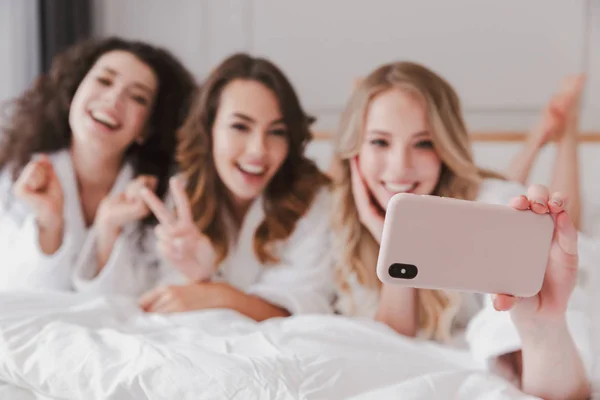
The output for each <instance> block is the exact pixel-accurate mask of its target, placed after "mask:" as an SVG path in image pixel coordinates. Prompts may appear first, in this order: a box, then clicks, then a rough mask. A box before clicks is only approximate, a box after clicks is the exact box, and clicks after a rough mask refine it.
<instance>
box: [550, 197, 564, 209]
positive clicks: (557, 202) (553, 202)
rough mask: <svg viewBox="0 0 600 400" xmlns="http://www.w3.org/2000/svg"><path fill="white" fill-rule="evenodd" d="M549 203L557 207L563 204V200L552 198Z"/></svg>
mask: <svg viewBox="0 0 600 400" xmlns="http://www.w3.org/2000/svg"><path fill="white" fill-rule="evenodd" d="M551 203H552V204H555V205H557V206H558V207H561V206H562V205H563V201H562V200H561V199H552V201H551Z"/></svg>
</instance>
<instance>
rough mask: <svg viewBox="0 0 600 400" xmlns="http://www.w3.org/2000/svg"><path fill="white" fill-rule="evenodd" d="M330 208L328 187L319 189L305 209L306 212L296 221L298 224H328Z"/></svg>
mask: <svg viewBox="0 0 600 400" xmlns="http://www.w3.org/2000/svg"><path fill="white" fill-rule="evenodd" d="M330 209H331V190H330V189H329V187H323V188H321V189H319V191H318V192H317V193H315V196H314V198H313V200H312V202H311V204H310V206H309V208H308V210H307V211H306V213H305V214H304V215H303V216H302V217H301V218H300V220H299V221H298V226H300V225H309V226H312V225H313V224H315V223H318V224H319V225H322V224H327V225H328V224H329V212H330Z"/></svg>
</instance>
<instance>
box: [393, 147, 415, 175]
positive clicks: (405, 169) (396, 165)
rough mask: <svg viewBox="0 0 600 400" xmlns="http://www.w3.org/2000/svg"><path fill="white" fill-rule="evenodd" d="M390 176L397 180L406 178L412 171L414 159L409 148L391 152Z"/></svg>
mask: <svg viewBox="0 0 600 400" xmlns="http://www.w3.org/2000/svg"><path fill="white" fill-rule="evenodd" d="M387 165H388V171H389V175H391V176H393V177H395V179H401V178H405V177H406V176H407V175H409V174H410V171H411V170H412V166H413V163H412V157H411V154H410V151H409V149H408V148H402V149H398V150H397V151H393V152H390V153H389V154H388V157H387Z"/></svg>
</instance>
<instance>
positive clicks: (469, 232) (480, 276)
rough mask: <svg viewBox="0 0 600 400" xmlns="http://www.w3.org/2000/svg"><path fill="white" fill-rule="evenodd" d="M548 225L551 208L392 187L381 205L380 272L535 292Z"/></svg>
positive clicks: (403, 281)
mask: <svg viewBox="0 0 600 400" xmlns="http://www.w3.org/2000/svg"><path fill="white" fill-rule="evenodd" d="M553 231H554V222H553V220H552V217H551V216H550V215H548V214H544V215H540V214H535V213H533V212H531V211H518V210H515V209H513V208H511V207H509V206H501V205H494V204H486V203H479V202H475V201H467V200H456V199H450V198H444V197H438V196H420V195H414V194H404V193H402V194H396V195H394V196H393V197H392V199H391V200H390V202H389V204H388V207H387V210H386V215H385V221H384V226H383V234H382V238H381V246H380V249H379V258H378V261H377V276H378V277H379V279H380V280H381V281H382V282H384V283H390V284H397V285H404V286H407V287H414V288H425V289H447V290H456V291H463V292H478V293H496V294H511V295H514V296H520V297H530V296H534V295H536V294H537V293H538V292H539V291H540V289H541V287H542V283H543V280H544V274H545V272H546V264H547V261H548V255H549V251H550V246H551V243H552V235H553Z"/></svg>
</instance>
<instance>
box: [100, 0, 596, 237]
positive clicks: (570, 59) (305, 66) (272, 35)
mask: <svg viewBox="0 0 600 400" xmlns="http://www.w3.org/2000/svg"><path fill="white" fill-rule="evenodd" d="M96 1H97V3H96V6H97V7H96V8H97V15H98V18H97V21H96V23H97V24H96V28H97V33H99V34H102V35H105V34H119V35H123V36H126V37H130V38H136V39H144V40H149V41H152V42H155V43H158V44H162V45H165V46H168V47H169V48H171V49H172V50H173V52H174V53H175V54H176V55H178V56H180V57H181V58H182V60H183V61H184V62H185V63H186V64H187V65H188V66H189V67H190V68H191V69H192V70H193V71H194V73H196V74H197V76H199V77H202V76H204V75H205V74H207V73H208V71H209V70H210V69H211V68H212V67H214V66H215V65H216V64H217V63H218V62H219V61H220V60H222V59H223V58H224V57H225V56H227V55H228V54H230V53H231V52H234V51H238V50H243V51H249V52H252V53H253V54H256V55H264V56H267V57H269V58H271V59H272V60H273V61H275V62H276V63H277V64H278V65H280V66H281V67H282V69H283V70H284V71H285V72H286V73H287V74H288V75H289V77H290V78H291V79H292V81H293V83H294V84H295V86H296V88H297V90H298V92H299V93H300V95H301V98H302V101H303V103H304V105H305V107H306V108H307V110H308V111H309V112H311V113H313V114H314V115H316V116H317V117H318V122H317V125H316V127H317V129H327V130H329V129H334V128H335V125H336V123H337V120H338V116H339V113H340V110H341V109H342V107H343V104H344V101H345V99H346V98H347V97H348V95H349V93H350V90H351V88H352V82H353V81H354V80H355V79H356V78H358V77H360V76H362V75H364V74H366V73H368V71H369V70H371V69H372V68H374V67H375V66H377V65H378V64H381V63H383V62H388V61H392V60H400V59H410V60H415V61H419V62H422V63H425V64H426V65H428V66H430V67H431V68H433V69H434V70H436V71H438V72H440V73H441V74H442V75H444V76H445V77H446V78H447V79H448V80H449V81H450V82H451V83H452V84H453V85H454V86H455V87H456V89H457V90H458V92H459V94H460V95H461V97H462V99H463V103H464V106H465V113H466V118H467V122H468V124H469V127H470V128H471V129H473V130H526V129H528V128H529V127H530V126H531V125H532V124H533V123H534V121H535V119H536V118H537V115H538V112H539V110H540V109H541V107H543V105H544V104H545V102H546V101H547V100H548V98H549V97H550V95H551V93H552V92H553V90H555V88H556V87H557V85H558V84H559V81H560V79H561V77H563V76H564V75H566V74H569V73H573V72H579V71H586V72H587V74H588V86H587V88H586V94H585V101H584V114H583V117H582V128H584V129H586V130H597V131H598V130H600V50H598V49H600V1H597V0H578V1H564V0H529V1H526V2H524V1H521V0H505V1H502V2H499V1H498V2H491V1H490V2H482V1H480V0H453V1H439V0H420V1H414V0H370V1H368V2H366V1H360V2H359V1H348V0H303V1H293V0H171V1H164V0H96ZM518 146H519V145H518V144H476V145H475V154H476V158H477V160H478V161H479V162H480V163H481V164H483V165H485V166H488V167H492V168H497V169H500V170H502V169H503V168H505V167H506V165H507V164H508V162H509V160H510V158H511V157H512V155H514V154H515V152H516V151H517V150H518ZM553 152H554V149H553V148H552V146H549V147H548V148H547V149H546V150H545V151H544V152H543V153H542V155H541V157H540V160H539V163H538V165H537V166H536V168H535V170H534V172H533V177H532V178H533V180H535V181H540V182H547V180H548V179H549V174H550V171H551V164H552V159H553V157H552V156H553ZM310 154H311V155H313V156H314V157H315V158H316V159H317V160H318V161H319V163H320V165H322V166H323V167H326V166H327V165H328V163H329V159H330V155H331V148H330V145H329V144H328V143H315V144H313V145H312V146H311V148H310ZM581 156H582V160H581V165H582V174H583V186H584V192H585V196H586V199H587V201H588V202H591V201H592V200H594V199H595V198H598V199H600V179H598V177H597V175H598V173H597V172H596V171H600V145H591V144H590V145H585V146H582V148H581ZM589 210H591V208H590V207H588V212H587V215H591V211H589ZM594 227H596V225H594ZM597 230H598V231H599V232H600V221H598V222H597Z"/></svg>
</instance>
